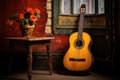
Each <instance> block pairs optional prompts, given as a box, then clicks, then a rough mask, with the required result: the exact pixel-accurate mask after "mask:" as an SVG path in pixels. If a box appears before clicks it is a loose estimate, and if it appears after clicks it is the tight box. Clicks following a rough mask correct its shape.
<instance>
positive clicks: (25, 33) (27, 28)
mask: <svg viewBox="0 0 120 80" xmlns="http://www.w3.org/2000/svg"><path fill="white" fill-rule="evenodd" d="M34 28H35V25H29V24H26V25H24V26H21V25H20V29H21V34H22V37H28V38H30V37H32V35H33V31H34Z"/></svg>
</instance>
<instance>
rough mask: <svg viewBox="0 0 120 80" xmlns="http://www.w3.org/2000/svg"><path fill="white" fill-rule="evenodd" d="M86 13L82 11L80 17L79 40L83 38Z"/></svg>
mask: <svg viewBox="0 0 120 80" xmlns="http://www.w3.org/2000/svg"><path fill="white" fill-rule="evenodd" d="M84 15H85V14H84V13H81V14H80V17H79V25H78V40H82V32H83V21H84Z"/></svg>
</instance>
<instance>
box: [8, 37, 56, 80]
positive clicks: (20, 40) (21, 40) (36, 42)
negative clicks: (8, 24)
mask: <svg viewBox="0 0 120 80" xmlns="http://www.w3.org/2000/svg"><path fill="white" fill-rule="evenodd" d="M6 39H7V40H9V49H10V51H12V50H13V49H14V47H15V44H17V45H21V44H22V45H23V46H24V47H25V48H26V51H27V55H28V56H27V60H28V80H31V79H32V52H33V51H32V48H33V47H37V46H40V45H46V50H47V55H48V62H49V70H50V74H52V72H53V70H52V56H51V53H50V51H49V49H50V41H51V40H52V39H54V37H32V38H25V37H7V38H6ZM9 67H10V68H11V64H10V66H9Z"/></svg>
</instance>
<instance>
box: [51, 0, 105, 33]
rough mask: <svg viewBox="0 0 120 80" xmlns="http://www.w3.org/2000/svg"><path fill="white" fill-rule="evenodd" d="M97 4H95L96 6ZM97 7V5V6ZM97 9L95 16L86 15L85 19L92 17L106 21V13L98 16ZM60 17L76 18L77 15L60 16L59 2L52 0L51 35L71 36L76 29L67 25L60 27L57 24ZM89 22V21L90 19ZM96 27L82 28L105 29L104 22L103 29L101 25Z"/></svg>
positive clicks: (58, 0)
mask: <svg viewBox="0 0 120 80" xmlns="http://www.w3.org/2000/svg"><path fill="white" fill-rule="evenodd" d="M95 1H97V0H95ZM96 5H97V4H95V6H96ZM97 6H98V5H97ZM97 8H98V7H95V14H87V15H85V18H90V17H91V18H93V17H95V18H96V17H101V16H103V17H105V21H106V14H105V13H106V12H104V14H98V9H97ZM60 16H66V17H77V18H78V16H79V15H72V16H71V15H61V14H60V0H53V20H52V25H53V33H54V34H71V33H73V32H75V31H77V27H75V26H73V25H71V26H70V25H69V27H67V26H64V25H60V24H59V21H60V20H59V17H60ZM90 20H91V19H90ZM96 26H97V27H84V28H85V29H106V22H105V25H103V27H101V25H100V26H99V25H96Z"/></svg>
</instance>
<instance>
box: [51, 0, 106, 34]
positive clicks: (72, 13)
mask: <svg viewBox="0 0 120 80" xmlns="http://www.w3.org/2000/svg"><path fill="white" fill-rule="evenodd" d="M83 3H84V4H86V15H85V21H84V28H104V27H105V26H106V20H105V5H104V4H105V0H53V28H54V33H57V34H59V33H60V34H69V33H71V32H73V31H75V29H76V28H77V27H78V26H77V24H78V21H79V20H78V17H79V14H80V5H81V4H83ZM73 28H74V29H73Z"/></svg>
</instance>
